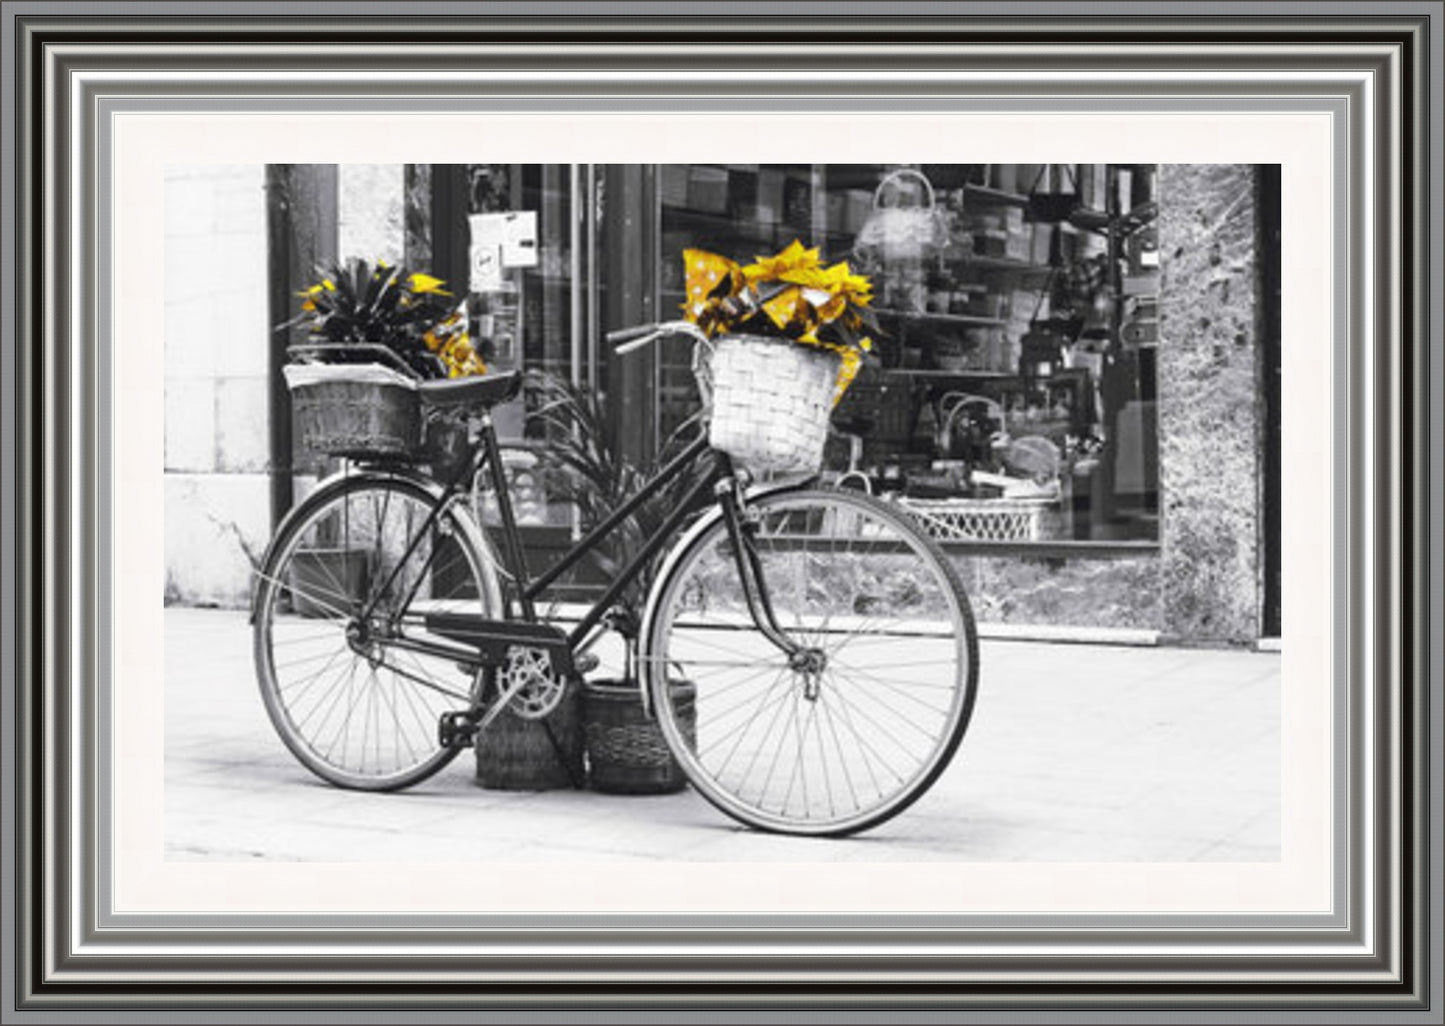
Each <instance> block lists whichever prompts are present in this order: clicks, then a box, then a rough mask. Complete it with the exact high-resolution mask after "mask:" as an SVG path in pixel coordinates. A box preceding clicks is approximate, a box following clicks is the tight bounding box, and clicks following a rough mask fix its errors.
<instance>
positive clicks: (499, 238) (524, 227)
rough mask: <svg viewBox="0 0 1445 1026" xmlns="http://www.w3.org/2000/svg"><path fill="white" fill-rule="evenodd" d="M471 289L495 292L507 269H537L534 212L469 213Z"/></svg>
mask: <svg viewBox="0 0 1445 1026" xmlns="http://www.w3.org/2000/svg"><path fill="white" fill-rule="evenodd" d="M468 220H469V221H470V223H471V231H472V244H471V254H470V255H471V279H470V280H471V288H472V291H473V292H495V291H497V290H498V289H500V288H501V287H502V271H503V269H504V268H507V267H536V266H537V212H536V211H535V210H517V211H510V212H506V213H499V214H472V215H471V217H470V218H468Z"/></svg>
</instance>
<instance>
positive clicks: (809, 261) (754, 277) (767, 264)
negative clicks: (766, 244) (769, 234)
mask: <svg viewBox="0 0 1445 1026" xmlns="http://www.w3.org/2000/svg"><path fill="white" fill-rule="evenodd" d="M818 263H819V258H818V250H817V249H816V248H815V249H804V248H803V244H802V243H801V242H799V241H798V240H797V239H794V240H793V241H792V242H791V243H790V244H789V245H788V247H787V248H786V249H784V250H783V251H782V252H781V253H779V254H777V255H776V256H770V257H757V258H756V263H752V264H749V265H748V266H746V267H744V268H743V278H744V279H745V280H746V281H747V283H748V284H749V285H752V284H755V283H757V282H760V281H786V282H790V283H793V284H798V285H806V284H808V282H805V281H798V280H797V279H796V278H792V277H787V275H788V274H789V273H796V274H801V273H804V272H806V271H808V270H810V269H813V268H816V267H817V266H818Z"/></svg>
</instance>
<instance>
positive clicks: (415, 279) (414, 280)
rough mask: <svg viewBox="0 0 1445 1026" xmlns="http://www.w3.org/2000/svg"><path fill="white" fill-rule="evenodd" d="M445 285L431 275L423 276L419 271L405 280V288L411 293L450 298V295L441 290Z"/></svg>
mask: <svg viewBox="0 0 1445 1026" xmlns="http://www.w3.org/2000/svg"><path fill="white" fill-rule="evenodd" d="M445 284H446V282H444V281H442V280H441V279H440V278H433V277H432V276H431V275H429V274H423V273H421V272H420V271H418V272H417V273H416V274H413V275H412V276H411V277H409V278H407V280H406V287H407V288H409V289H411V291H413V292H417V293H424V292H435V293H436V294H437V295H439V296H450V295H451V293H450V292H448V291H446V290H445V289H443V288H442V286H443V285H445Z"/></svg>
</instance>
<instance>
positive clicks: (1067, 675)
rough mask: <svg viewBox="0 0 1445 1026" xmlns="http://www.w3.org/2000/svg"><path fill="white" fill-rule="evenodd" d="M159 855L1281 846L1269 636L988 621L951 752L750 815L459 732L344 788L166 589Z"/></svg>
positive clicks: (876, 856) (529, 856)
mask: <svg viewBox="0 0 1445 1026" xmlns="http://www.w3.org/2000/svg"><path fill="white" fill-rule="evenodd" d="M165 622H166V693H165V700H166V713H165V715H166V721H165V728H166V745H165V838H166V855H167V858H170V859H209V860H223V861H245V860H253V859H270V860H281V861H328V862H329V861H349V860H376V861H454V860H490V859H509V860H510V859H518V860H539V861H540V860H564V861H565V860H578V861H614V860H617V861H623V860H625V861H632V860H654V859H659V860H667V861H742V862H753V861H775V860H776V861H782V860H798V861H809V862H816V861H825V860H827V861H831V860H837V861H864V862H877V861H955V860H956V861H1080V862H1101V861H1151V862H1152V861H1194V860H1199V861H1224V862H1230V861H1246V862H1254V861H1270V862H1272V861H1276V860H1277V859H1278V858H1279V853H1280V758H1281V756H1280V657H1279V655H1277V654H1266V653H1254V652H1224V651H1195V650H1182V649H1168V648H1122V647H1112V646H1103V645H1080V644H1058V643H1053V644H1050V643H1039V642H1025V641H985V642H983V645H982V676H981V686H980V692H979V700H978V705H977V708H976V710H975V713H974V717H973V721H972V725H971V726H970V728H969V732H968V734H967V735H966V736H965V738H964V741H963V745H962V746H961V747H960V749H959V752H958V755H957V756H956V757H955V758H954V761H953V763H952V765H951V766H950V767H949V769H948V770H947V772H945V773H944V775H943V776H942V778H940V780H939V781H938V783H937V784H935V785H934V787H933V789H932V790H931V791H930V792H929V793H928V794H927V795H925V796H924V797H923V798H922V799H921V800H920V801H919V802H918V803H917V804H916V805H914V806H913V807H912V808H911V809H909V810H908V811H907V812H905V813H903V814H902V815H901V816H899V817H898V818H896V819H894V820H892V821H890V822H888V823H886V824H884V825H883V826H881V827H879V828H877V829H876V830H873V831H871V832H869V833H866V834H864V835H862V836H861V837H856V838H848V839H844V840H811V839H806V838H790V837H777V836H771V835H765V834H759V833H755V832H752V831H749V830H746V829H744V828H742V827H740V826H738V825H736V824H734V823H733V822H732V821H731V820H729V819H728V818H726V817H725V816H723V815H722V814H721V813H720V812H717V811H715V810H714V809H713V808H712V807H711V806H710V805H708V804H707V803H706V802H705V801H703V799H701V798H700V797H698V796H696V795H695V794H693V793H691V792H684V793H682V794H678V795H668V796H659V797H650V796H649V797H623V796H613V795H603V794H596V793H592V792H583V791H546V792H539V793H515V792H498V791H487V790H483V789H481V788H479V787H478V786H477V785H476V783H475V782H474V780H473V776H472V775H473V771H474V763H473V760H472V756H471V753H469V752H464V753H462V755H461V756H460V757H458V759H457V760H456V762H454V763H453V764H452V765H451V766H450V767H448V768H447V769H445V770H443V771H442V772H441V774H439V775H438V776H436V777H433V778H432V779H431V780H430V781H427V782H426V783H424V784H422V785H420V786H418V787H416V788H413V789H412V790H410V791H406V792H401V793H397V794H385V795H370V794H361V793H356V792H347V791H342V790H339V789H337V788H333V787H330V786H328V785H326V784H324V783H322V782H321V781H319V780H317V779H316V778H314V777H312V776H311V774H310V773H309V772H307V771H306V770H305V769H304V768H303V767H302V766H301V765H300V764H299V763H297V762H296V761H295V760H294V759H293V758H292V757H291V756H290V754H289V753H288V752H287V751H286V749H285V747H284V746H283V745H282V743H281V741H280V740H279V738H277V736H276V734H275V733H274V731H273V730H272V728H271V725H270V722H269V721H268V720H267V718H266V713H265V710H264V709H263V708H262V704H261V697H260V693H259V692H258V690H257V688H256V684H255V679H254V676H253V670H252V666H251V634H250V628H249V626H248V624H247V622H246V616H245V614H244V613H240V612H233V611H218V610H198V609H179V608H178V609H168V610H167V611H166V621H165Z"/></svg>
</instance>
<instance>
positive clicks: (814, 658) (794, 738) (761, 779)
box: [253, 323, 978, 835]
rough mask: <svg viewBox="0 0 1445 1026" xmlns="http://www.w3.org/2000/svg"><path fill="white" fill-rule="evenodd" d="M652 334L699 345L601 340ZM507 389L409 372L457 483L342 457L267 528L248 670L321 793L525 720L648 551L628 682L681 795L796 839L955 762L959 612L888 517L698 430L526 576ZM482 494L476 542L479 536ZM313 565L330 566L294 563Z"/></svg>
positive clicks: (891, 512) (913, 540) (897, 808)
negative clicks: (617, 535)
mask: <svg viewBox="0 0 1445 1026" xmlns="http://www.w3.org/2000/svg"><path fill="white" fill-rule="evenodd" d="M678 335H681V336H685V337H688V338H691V339H693V340H694V341H695V342H696V343H697V347H698V348H697V353H698V357H699V358H698V365H699V366H701V367H703V368H705V367H706V365H707V357H708V356H709V353H710V349H711V345H710V343H709V340H708V339H707V338H706V337H705V336H704V335H703V334H702V333H701V332H699V331H698V330H697V329H696V328H695V327H694V326H693V325H691V324H686V323H670V324H662V325H650V326H646V327H641V328H636V329H629V330H627V331H623V332H617V333H614V334H612V335H610V336H608V338H609V341H611V342H613V343H614V344H617V345H618V346H619V349H625V348H631V347H635V346H639V345H642V344H646V343H651V342H653V341H655V340H658V339H661V338H665V337H674V336H678ZM382 355H384V353H383V354H382ZM522 382H523V378H522V377H521V375H520V374H518V373H515V372H513V373H492V374H488V375H485V376H481V377H475V378H461V379H452V380H437V381H423V382H420V383H419V384H418V385H417V389H418V391H419V395H420V404H421V408H422V410H423V411H424V412H425V413H426V414H428V415H430V416H442V417H448V418H451V419H452V421H453V422H454V423H463V424H465V426H466V427H465V436H464V437H465V440H466V444H465V445H464V446H463V458H462V460H461V462H460V465H459V469H457V470H455V471H453V472H451V473H449V474H446V475H439V476H438V475H434V474H433V473H431V472H429V471H428V470H427V468H426V466H425V465H423V464H421V463H419V462H418V461H417V459H416V457H414V456H412V457H408V456H407V455H405V454H385V453H375V452H367V451H365V447H364V446H363V447H361V451H357V452H353V453H351V454H350V455H351V457H352V458H351V459H350V460H349V461H348V463H347V465H346V466H345V467H344V469H343V470H341V471H340V472H339V473H337V474H335V475H334V476H332V477H330V478H329V479H328V480H325V481H323V482H321V483H320V484H319V485H318V486H317V487H316V489H315V490H314V491H313V492H312V493H311V494H310V495H308V496H307V497H306V498H305V499H304V501H302V502H301V503H299V504H298V505H297V506H296V507H295V508H294V509H293V510H292V511H291V513H290V514H289V515H288V516H287V517H286V518H285V520H284V522H283V523H282V524H281V525H280V527H279V528H278V530H277V531H276V534H275V536H274V538H273V539H272V541H271V543H270V545H269V547H268V549H267V552H266V555H265V558H264V561H263V563H262V565H261V567H260V569H259V570H258V571H257V587H256V590H255V598H254V606H253V624H254V650H255V651H254V654H255V663H256V670H257V675H258V679H259V683H260V688H261V694H262V696H263V699H264V702H265V707H266V711H267V713H268V714H269V716H270V719H271V721H272V723H273V724H274V726H275V728H276V730H277V732H278V733H279V734H280V736H281V739H282V740H283V741H284V742H285V744H286V746H287V747H288V748H289V749H290V751H291V752H292V753H293V754H294V755H295V757H296V758H297V759H299V760H300V761H301V763H303V764H304V765H305V766H306V767H307V768H309V769H310V770H311V771H313V772H314V773H316V774H317V775H318V776H320V777H322V778H323V779H325V780H327V781H329V782H331V783H333V784H336V785H339V786H341V787H346V788H356V789H363V790H392V789H397V788H403V787H407V786H409V785H413V784H416V783H418V782H419V781H422V780H425V779H427V778H428V777H429V776H431V775H432V774H434V773H436V772H437V771H438V770H440V769H441V768H442V767H443V766H445V765H447V763H449V762H450V761H451V760H452V759H453V758H454V757H455V756H456V755H457V753H458V752H460V751H461V750H463V749H465V748H469V747H472V746H475V745H485V744H486V736H487V729H488V727H489V725H491V724H492V723H493V722H494V721H495V719H496V718H497V716H498V715H500V713H501V712H502V710H504V709H511V710H512V711H513V712H515V713H516V714H517V715H519V716H522V717H524V718H542V717H545V716H547V714H548V713H549V712H551V711H552V710H554V709H555V708H556V707H557V705H558V703H559V702H560V701H561V699H562V697H563V695H564V691H565V689H566V688H568V687H571V686H576V684H577V683H578V681H579V679H580V677H581V675H582V674H584V673H585V672H587V670H588V669H589V668H590V667H591V666H592V665H595V662H596V657H595V655H594V654H593V653H592V649H593V648H594V647H595V646H596V644H597V642H598V641H599V639H600V638H601V637H602V635H603V633H604V631H606V630H607V629H608V628H609V627H610V626H613V625H614V624H613V618H612V616H611V614H612V613H613V612H615V609H616V607H615V603H616V601H617V599H618V597H619V595H621V594H622V593H623V591H624V589H625V588H627V586H628V585H629V583H630V582H631V581H632V580H633V579H634V578H635V577H636V576H637V574H638V573H639V572H640V571H641V569H642V567H643V566H644V565H646V564H647V563H648V561H651V560H654V559H659V558H660V559H661V564H660V568H658V570H657V573H656V576H655V579H654V583H653V585H652V587H651V589H650V592H649V593H648V597H647V599H646V602H645V605H644V607H643V611H642V614H641V617H640V624H638V635H637V640H636V644H637V651H638V663H639V668H640V672H639V678H640V679H639V686H640V688H641V689H642V701H643V703H644V708H645V709H646V710H647V713H648V715H650V716H653V717H655V718H656V721H657V723H658V725H659V728H660V731H661V733H662V736H663V737H664V738H665V740H666V743H667V745H668V747H669V748H670V750H671V752H672V753H673V755H674V757H675V758H676V759H677V760H678V762H679V763H680V765H681V767H682V768H683V770H684V772H685V774H686V776H687V778H688V780H689V782H690V783H691V784H692V785H693V787H694V788H695V789H696V790H697V791H698V792H699V793H700V794H701V795H702V796H703V797H704V798H706V799H707V800H708V801H709V802H711V803H712V804H713V805H715V806H717V808H719V809H721V810H722V811H723V812H725V813H726V814H728V815H729V816H732V817H734V818H735V819H737V820H739V821H740V822H742V823H744V824H747V825H748V826H751V827H754V828H758V829H761V830H767V831H777V832H785V833H794V834H815V835H844V834H849V833H853V832H856V831H860V830H864V829H867V828H869V827H873V826H876V825H877V824H879V823H882V822H883V821H885V820H887V819H889V818H890V817H892V816H894V815H896V814H898V813H899V812H901V811H903V810H904V809H905V808H907V807H908V806H909V805H910V804H912V803H913V802H914V801H915V800H917V799H918V798H919V796H921V795H922V794H923V793H924V792H925V791H926V790H927V789H928V788H929V786H930V785H931V784H932V783H933V782H934V781H935V780H936V779H937V778H938V776H939V775H940V774H941V773H942V772H943V771H944V769H945V767H947V765H948V763H949V761H950V759H951V758H952V757H953V755H954V752H955V750H956V749H957V748H958V746H959V742H960V741H961V739H962V738H963V735H964V732H965V730H966V728H967V726H968V722H969V717H970V714H971V712H972V709H973V705H974V698H975V693H976V689H977V681H978V641H977V635H976V633H975V629H974V622H973V617H972V613H971V611H970V608H969V603H968V600H967V598H966V596H965V593H964V589H963V587H962V585H961V584H960V581H959V578H958V575H957V572H956V571H955V569H954V568H953V566H952V565H951V564H950V563H949V562H948V560H947V559H946V558H945V557H944V556H943V554H942V553H941V552H940V550H939V548H938V546H937V543H936V542H935V541H933V540H932V539H931V538H930V537H928V535H927V534H926V533H924V532H923V531H922V530H921V529H920V528H919V527H918V526H917V525H916V523H915V522H914V521H913V520H912V519H911V518H910V517H909V516H908V514H907V513H906V512H904V511H901V510H899V509H896V508H894V507H892V506H890V505H889V504H888V503H886V502H883V501H880V500H878V499H876V498H873V497H871V496H869V495H865V494H861V493H859V492H856V491H849V490H844V489H837V488H829V487H822V486H820V485H819V481H818V476H817V474H816V472H813V473H807V468H805V472H804V473H803V474H801V475H793V476H791V477H783V478H777V479H773V480H762V479H761V475H754V474H752V473H750V471H749V469H748V467H747V465H746V464H745V462H744V461H742V460H740V459H738V458H737V454H735V453H729V452H726V451H721V450H719V449H717V448H715V447H713V446H712V445H711V444H710V436H709V434H708V433H706V432H704V433H703V434H701V435H699V436H698V437H697V438H696V439H695V440H693V441H692V442H690V443H689V444H687V445H686V447H685V448H684V449H683V450H682V451H681V452H680V453H679V454H678V455H677V456H676V457H675V458H673V459H672V460H671V461H670V462H668V463H667V464H666V465H665V466H664V467H663V468H662V469H661V470H660V471H659V472H658V473H657V474H656V476H654V477H653V478H651V480H649V481H648V482H647V483H646V485H645V486H644V487H643V488H642V489H641V490H640V491H639V492H638V493H637V494H636V495H635V496H634V497H633V498H632V499H631V500H630V501H628V502H626V503H624V504H623V505H622V506H620V507H619V508H617V509H616V510H615V511H613V512H612V514H611V515H610V516H609V517H607V518H606V519H605V520H603V521H602V522H601V523H598V524H596V525H594V526H592V527H591V529H590V530H589V531H587V532H586V534H585V535H584V536H583V537H582V538H581V539H580V540H579V541H577V543H576V544H575V546H574V547H573V548H571V549H570V551H568V552H567V553H566V554H565V555H564V556H563V557H562V558H561V559H560V560H558V561H557V562H556V563H555V564H553V565H552V566H551V567H550V568H548V569H547V570H546V571H544V572H542V573H538V574H535V575H533V574H531V573H529V571H528V569H527V565H526V560H525V558H524V553H523V547H522V542H521V538H520V536H519V531H518V526H517V522H516V517H515V515H514V512H513V504H512V498H511V496H510V494H509V491H508V479H507V475H506V473H505V471H504V464H503V459H502V450H501V445H500V443H499V441H498V435H497V431H496V429H495V426H494V424H493V421H492V416H491V412H490V411H491V410H492V408H493V407H494V406H496V405H497V404H499V403H502V402H506V401H508V400H510V399H512V398H514V397H515V396H517V395H518V393H519V390H520V388H521V386H522ZM826 415H827V414H826V410H825V411H824V412H823V414H822V416H825V417H826ZM812 469H813V470H814V471H816V468H812ZM678 481H681V482H683V483H684V484H685V485H686V487H685V488H684V489H682V490H683V491H685V493H686V494H685V496H684V497H683V498H682V500H681V501H678V502H676V503H675V504H674V505H673V508H672V510H671V512H670V513H669V515H668V516H667V518H666V520H665V522H664V523H663V524H662V526H661V527H660V528H659V529H658V530H657V531H656V532H654V533H653V534H652V535H651V536H650V537H648V538H647V539H646V540H645V541H644V542H643V543H642V544H641V545H640V546H639V547H638V548H637V550H636V551H635V552H634V553H633V554H632V556H631V559H630V561H629V562H628V563H627V564H626V566H625V567H624V568H623V569H622V570H621V571H620V572H619V573H618V574H617V576H616V579H615V580H613V581H612V582H611V583H610V584H609V585H608V586H607V587H606V588H605V590H604V592H603V594H602V595H601V596H600V597H599V598H598V599H597V600H596V601H595V602H594V603H592V604H591V605H590V606H589V607H588V608H587V609H586V610H585V612H583V613H581V615H580V616H579V617H577V618H576V619H575V620H574V621H566V622H557V621H553V620H549V619H548V617H547V616H545V615H543V612H542V610H541V608H540V607H541V601H542V600H543V599H544V597H545V596H546V595H547V592H548V589H549V588H551V587H553V586H555V584H556V583H557V582H558V581H559V579H560V578H562V576H563V575H564V574H565V573H566V572H567V571H568V570H569V569H571V568H573V567H574V566H576V565H577V564H578V563H579V562H580V561H581V560H582V559H584V558H586V557H587V555H588V554H589V553H590V552H591V551H592V550H593V548H594V547H595V546H597V545H598V544H599V542H600V541H601V540H602V539H604V538H605V537H606V536H607V535H608V533H609V532H610V531H613V530H614V529H616V528H617V526H618V525H619V524H620V523H622V522H623V521H624V519H625V518H627V517H629V516H630V515H631V514H632V513H633V511H634V510H636V509H637V508H638V506H639V505H640V504H641V503H643V502H645V501H648V500H649V499H650V498H651V497H653V496H655V495H657V494H658V493H659V491H660V490H661V489H663V488H667V487H675V485H674V482H678ZM483 501H486V502H488V503H489V507H494V508H495V511H496V517H495V519H497V520H499V521H500V527H499V528H490V529H489V528H484V527H483V524H482V519H481V517H480V515H479V511H478V506H479V504H480V503H481V502H483ZM493 535H497V536H498V539H499V541H500V547H501V554H500V555H499V553H498V552H497V551H496V549H495V548H494V546H493ZM664 549H665V550H666V551H665V555H663V554H662V553H663V550H664ZM319 551H334V552H341V553H344V554H345V556H344V558H343V559H342V560H341V561H340V562H332V563H330V564H321V565H319V566H318V565H317V563H316V560H315V554H316V553H317V552H319ZM684 681H685V682H687V683H689V684H691V688H688V689H687V691H688V692H689V699H688V700H689V702H690V708H688V709H686V710H684V709H683V708H682V703H681V702H680V700H679V699H678V698H677V694H678V693H679V690H680V689H679V688H678V687H677V685H678V683H679V682H684ZM684 712H686V714H687V715H686V716H684Z"/></svg>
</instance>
